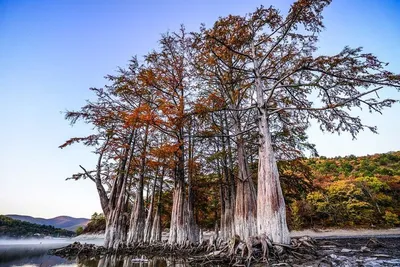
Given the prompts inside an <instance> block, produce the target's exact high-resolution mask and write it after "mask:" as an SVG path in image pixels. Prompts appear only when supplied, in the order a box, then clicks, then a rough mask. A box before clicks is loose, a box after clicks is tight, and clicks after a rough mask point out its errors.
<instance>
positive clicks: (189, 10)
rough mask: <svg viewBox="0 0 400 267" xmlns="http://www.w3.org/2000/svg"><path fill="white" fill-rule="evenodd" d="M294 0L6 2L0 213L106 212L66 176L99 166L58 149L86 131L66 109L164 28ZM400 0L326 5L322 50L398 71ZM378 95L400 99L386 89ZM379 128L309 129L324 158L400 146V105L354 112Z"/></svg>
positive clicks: (0, 27) (2, 16)
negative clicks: (356, 131)
mask: <svg viewBox="0 0 400 267" xmlns="http://www.w3.org/2000/svg"><path fill="white" fill-rule="evenodd" d="M291 3H292V1H291V0H290V1H289V0H283V1H278V0H270V1H261V0H248V1H239V0H191V1H187V0H186V1H184V0H164V1H161V0H158V1H157V0H148V1H139V0H132V1H127V0H121V1H105V0H56V1H55V0H0V114H1V115H2V117H3V119H2V123H1V126H0V151H1V152H0V214H10V213H14V214H22V215H31V216H35V217H45V218H49V217H55V216H58V215H69V216H75V217H87V218H89V217H90V216H91V214H92V213H93V212H95V211H97V212H99V211H100V205H99V200H98V197H97V193H96V189H95V186H94V184H92V182H91V181H89V180H85V181H65V178H66V177H68V176H69V175H71V174H72V173H75V172H77V171H79V164H82V165H83V166H85V167H87V168H91V167H93V166H94V165H95V156H94V155H93V154H91V153H90V152H89V150H88V149H86V148H84V147H82V146H79V145H75V146H72V147H68V148H66V149H63V150H61V149H59V148H58V146H59V145H60V144H62V143H63V142H64V141H65V140H66V139H68V138H69V137H73V136H84V135H85V134H86V133H88V132H89V130H90V128H89V127H87V126H84V125H78V126H74V127H70V125H69V124H68V122H67V121H65V120H64V118H63V114H62V113H61V112H62V111H65V110H66V109H78V108H79V107H81V106H82V105H83V104H84V103H85V100H86V99H88V98H91V97H92V94H91V93H90V91H89V90H88V88H89V87H101V86H103V85H104V83H105V80H104V79H103V77H104V76H105V75H106V74H112V73H114V72H115V70H116V69H117V66H122V67H124V66H126V65H127V61H128V60H129V59H130V58H131V57H132V56H134V55H138V56H139V57H140V56H143V55H144V54H146V53H147V52H149V51H150V50H151V49H153V48H156V47H157V40H158V39H159V37H160V34H161V33H165V32H166V31H168V30H170V31H174V30H178V29H179V26H180V24H181V23H183V24H185V26H186V28H187V29H188V30H197V29H198V28H199V26H200V23H205V24H206V25H207V26H211V25H212V23H213V22H214V21H215V20H216V19H217V18H218V17H219V16H226V15H228V14H241V15H243V14H245V13H247V12H252V11H254V10H255V8H256V7H258V6H260V5H261V4H263V5H264V6H269V5H274V6H277V7H278V8H280V9H281V10H282V11H283V12H286V11H287V9H288V8H289V5H290V4H291ZM399 13H400V0H384V1H381V0H380V1H379V0H333V3H332V4H331V5H330V6H329V7H328V8H326V10H325V12H324V17H325V20H324V21H325V26H326V29H325V30H324V31H323V32H322V33H321V36H320V40H321V41H320V43H319V47H320V51H319V53H324V54H333V53H337V52H339V51H340V50H341V49H342V48H343V47H344V46H345V45H349V46H351V47H358V46H363V47H364V51H365V52H372V53H374V54H375V55H377V56H378V57H379V58H380V59H381V60H383V61H385V62H389V63H390V65H389V66H388V69H389V70H391V71H393V72H395V73H400V47H399V44H400V17H399V15H398V14H399ZM380 95H381V97H385V96H386V97H392V98H396V99H400V93H396V92H395V90H394V89H387V90H384V91H382V92H381V93H380ZM357 114H360V116H361V117H362V118H363V119H364V122H365V123H366V124H370V125H376V126H378V131H379V133H380V134H379V135H374V134H371V133H369V132H362V133H361V134H360V135H359V137H358V139H357V140H352V138H351V136H350V135H349V134H343V135H340V136H338V135H337V134H333V135H332V134H323V133H321V132H320V131H319V129H318V126H316V125H313V126H312V127H311V129H310V130H309V138H310V141H311V142H313V143H315V144H316V146H317V150H318V151H319V153H320V155H324V156H329V157H330V156H345V155H350V154H354V155H366V154H374V153H381V152H387V151H397V150H400V142H399V141H398V137H399V133H400V119H399V116H400V105H399V104H397V105H395V106H394V107H393V108H391V109H388V110H386V111H385V112H384V114H383V115H379V114H368V112H367V111H364V112H363V113H361V112H360V113H357Z"/></svg>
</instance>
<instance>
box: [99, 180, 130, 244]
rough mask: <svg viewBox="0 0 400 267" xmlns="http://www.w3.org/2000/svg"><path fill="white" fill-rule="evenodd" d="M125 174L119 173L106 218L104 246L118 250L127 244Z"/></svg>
mask: <svg viewBox="0 0 400 267" xmlns="http://www.w3.org/2000/svg"><path fill="white" fill-rule="evenodd" d="M125 178H126V177H125V175H124V174H123V173H122V174H121V175H118V178H117V180H116V181H115V183H114V185H113V190H112V192H111V197H110V199H111V202H110V208H109V216H108V217H107V218H106V231H105V237H104V247H105V248H107V249H115V250H117V249H118V248H119V247H121V246H123V245H124V244H125V239H126V230H127V227H126V225H127V221H126V220H127V216H126V201H125V198H126V197H127V196H126V194H125V190H122V189H123V188H125V186H126V179H125Z"/></svg>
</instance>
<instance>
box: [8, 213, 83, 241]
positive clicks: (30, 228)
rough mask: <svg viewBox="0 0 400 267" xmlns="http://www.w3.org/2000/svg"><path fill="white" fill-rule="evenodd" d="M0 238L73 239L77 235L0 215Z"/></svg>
mask: <svg viewBox="0 0 400 267" xmlns="http://www.w3.org/2000/svg"><path fill="white" fill-rule="evenodd" d="M0 236H1V237H13V238H22V237H23V238H26V237H44V236H52V237H72V236H75V233H74V232H72V231H68V230H65V229H60V228H55V227H54V226H50V225H39V224H35V223H29V222H23V221H20V220H14V219H11V218H9V217H7V216H4V215H0Z"/></svg>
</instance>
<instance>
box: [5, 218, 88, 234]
mask: <svg viewBox="0 0 400 267" xmlns="http://www.w3.org/2000/svg"><path fill="white" fill-rule="evenodd" d="M5 216H7V217H9V218H12V219H15V220H20V221H24V222H30V223H35V224H41V225H50V226H54V227H56V228H61V229H66V230H69V231H75V230H76V229H77V228H78V227H79V226H82V227H85V226H86V224H87V223H88V222H89V219H87V218H75V217H71V216H67V215H60V216H57V217H54V218H49V219H46V218H41V217H32V216H29V215H19V214H6V215H5Z"/></svg>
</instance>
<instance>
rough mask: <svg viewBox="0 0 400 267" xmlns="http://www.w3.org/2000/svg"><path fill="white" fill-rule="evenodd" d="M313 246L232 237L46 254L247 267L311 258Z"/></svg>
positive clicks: (303, 241) (305, 241)
mask: <svg viewBox="0 0 400 267" xmlns="http://www.w3.org/2000/svg"><path fill="white" fill-rule="evenodd" d="M315 247H316V243H315V241H314V240H313V239H311V238H310V237H302V238H296V239H292V242H291V244H290V245H286V244H279V243H274V242H272V241H271V240H270V239H269V238H268V237H267V236H266V235H261V236H252V237H249V238H247V239H246V240H241V239H240V238H239V236H234V237H233V238H231V240H229V242H225V241H222V240H221V239H219V238H216V239H210V240H209V242H205V241H203V243H201V244H190V243H188V242H187V243H184V244H182V245H176V244H169V243H164V242H160V243H152V244H148V243H136V244H134V245H130V246H124V247H120V248H119V249H118V250H107V249H105V248H104V247H97V246H94V245H90V244H80V243H78V242H75V243H73V244H71V245H69V246H66V247H63V248H59V249H53V250H51V251H50V254H53V255H57V256H62V257H68V258H71V257H93V256H99V257H101V256H103V255H110V254H118V255H140V254H144V255H149V256H150V257H151V256H152V255H157V256H165V257H182V258H187V260H188V261H189V262H190V263H196V264H201V265H209V266H210V265H215V264H228V265H230V266H250V265H252V264H254V263H264V264H269V263H271V262H274V263H276V262H291V261H293V260H296V261H298V260H299V259H304V260H310V259H311V258H313V257H315V255H316V253H315V251H316V249H315Z"/></svg>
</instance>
